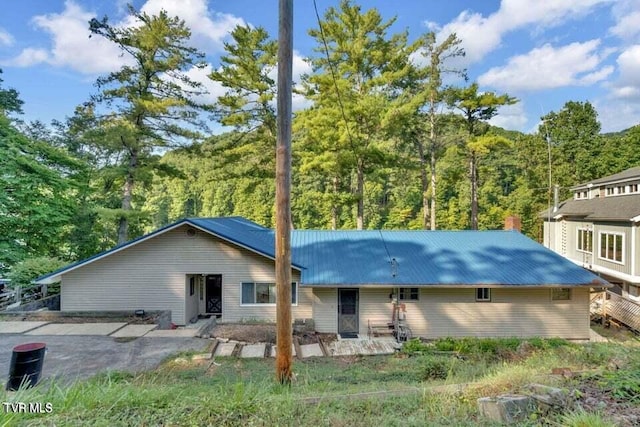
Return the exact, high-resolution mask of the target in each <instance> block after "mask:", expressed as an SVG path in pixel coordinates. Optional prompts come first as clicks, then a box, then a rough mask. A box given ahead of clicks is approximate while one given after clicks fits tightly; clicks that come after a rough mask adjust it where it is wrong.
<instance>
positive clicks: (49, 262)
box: [7, 256, 66, 294]
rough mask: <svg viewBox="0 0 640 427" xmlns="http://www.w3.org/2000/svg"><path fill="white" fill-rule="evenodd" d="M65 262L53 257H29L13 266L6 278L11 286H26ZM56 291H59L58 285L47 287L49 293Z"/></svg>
mask: <svg viewBox="0 0 640 427" xmlns="http://www.w3.org/2000/svg"><path fill="white" fill-rule="evenodd" d="M65 264H66V262H65V261H63V260H61V259H59V258H55V257H49V256H39V257H31V258H27V259H25V260H23V261H20V262H19V263H17V264H16V265H15V266H13V268H12V269H11V272H10V273H9V274H8V275H7V278H8V279H9V280H10V281H11V286H12V287H14V288H15V287H17V286H20V287H22V288H28V287H29V286H31V284H32V283H33V281H34V280H36V279H37V278H38V277H40V276H43V275H45V274H47V273H51V272H52V271H55V270H57V269H59V268H61V267H63V266H64V265H65ZM57 292H59V287H58V286H54V287H50V288H49V293H50V294H52V293H57Z"/></svg>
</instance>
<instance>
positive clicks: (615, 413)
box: [578, 381, 640, 427]
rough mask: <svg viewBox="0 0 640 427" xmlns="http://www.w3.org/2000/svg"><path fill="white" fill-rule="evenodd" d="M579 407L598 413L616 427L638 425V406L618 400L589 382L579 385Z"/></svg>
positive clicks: (639, 421)
mask: <svg viewBox="0 0 640 427" xmlns="http://www.w3.org/2000/svg"><path fill="white" fill-rule="evenodd" d="M578 390H579V391H580V400H579V403H580V406H582V408H583V409H584V410H586V411H587V412H600V413H602V414H603V415H605V416H606V417H607V418H609V419H611V420H613V421H614V422H615V423H616V425H618V426H622V427H627V426H629V427H631V426H638V425H640V406H638V404H634V403H630V402H628V401H624V400H619V399H616V398H615V397H613V396H611V393H610V392H608V391H606V390H602V389H600V388H599V387H597V386H596V385H595V384H593V383H592V382H591V381H586V382H583V383H582V384H580V387H579V388H578Z"/></svg>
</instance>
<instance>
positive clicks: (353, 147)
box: [313, 0, 355, 150]
mask: <svg viewBox="0 0 640 427" xmlns="http://www.w3.org/2000/svg"><path fill="white" fill-rule="evenodd" d="M313 8H314V10H315V12H316V20H317V21H318V27H320V38H321V39H322V44H323V45H324V52H325V55H326V57H327V63H328V64H329V71H330V72H331V79H332V80H333V86H334V87H335V88H336V95H337V96H338V106H339V107H340V113H341V114H342V120H343V121H344V126H345V128H346V129H347V137H348V138H349V144H350V145H351V149H352V150H355V145H354V144H353V138H352V136H351V130H350V129H349V121H348V120H347V114H346V113H345V111H344V105H343V104H342V95H341V94H340V88H338V81H337V78H336V72H335V70H334V67H333V63H332V62H331V58H330V56H329V44H328V43H327V39H326V37H325V35H324V28H323V27H322V21H321V20H320V14H319V13H318V5H317V3H316V0H313Z"/></svg>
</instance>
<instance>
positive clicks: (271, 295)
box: [241, 282, 298, 305]
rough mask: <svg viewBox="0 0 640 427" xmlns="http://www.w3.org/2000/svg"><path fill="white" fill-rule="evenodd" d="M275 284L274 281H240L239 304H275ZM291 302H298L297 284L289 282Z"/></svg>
mask: <svg viewBox="0 0 640 427" xmlns="http://www.w3.org/2000/svg"><path fill="white" fill-rule="evenodd" d="M275 303H276V285H275V283H253V282H244V283H242V302H241V304H275ZM291 304H294V305H296V304H298V284H297V283H296V282H292V283H291Z"/></svg>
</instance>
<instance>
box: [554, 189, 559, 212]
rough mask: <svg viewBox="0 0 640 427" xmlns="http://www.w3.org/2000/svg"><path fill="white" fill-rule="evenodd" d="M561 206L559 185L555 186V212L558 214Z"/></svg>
mask: <svg viewBox="0 0 640 427" xmlns="http://www.w3.org/2000/svg"><path fill="white" fill-rule="evenodd" d="M559 206H560V186H559V185H558V184H556V185H554V186H553V212H558V208H559Z"/></svg>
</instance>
